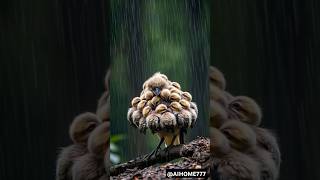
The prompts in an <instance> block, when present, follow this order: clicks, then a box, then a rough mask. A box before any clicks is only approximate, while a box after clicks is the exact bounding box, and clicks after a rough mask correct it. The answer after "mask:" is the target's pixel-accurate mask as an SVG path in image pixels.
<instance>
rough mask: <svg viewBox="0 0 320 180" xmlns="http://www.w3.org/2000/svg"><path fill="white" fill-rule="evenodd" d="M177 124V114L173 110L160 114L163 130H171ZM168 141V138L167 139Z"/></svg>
mask: <svg viewBox="0 0 320 180" xmlns="http://www.w3.org/2000/svg"><path fill="white" fill-rule="evenodd" d="M176 126H177V120H176V116H175V115H174V114H173V113H171V112H164V113H163V114H162V115H161V116H160V127H161V129H163V130H166V131H170V130H173V129H174V128H175V127H176ZM165 141H166V140H165Z"/></svg>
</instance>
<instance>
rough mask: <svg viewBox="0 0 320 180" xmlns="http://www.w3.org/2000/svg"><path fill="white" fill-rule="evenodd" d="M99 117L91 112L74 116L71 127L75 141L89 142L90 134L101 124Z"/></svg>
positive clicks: (71, 136)
mask: <svg viewBox="0 0 320 180" xmlns="http://www.w3.org/2000/svg"><path fill="white" fill-rule="evenodd" d="M99 123H100V122H99V120H98V117H97V116H96V115H95V114H93V113H90V112H86V113H82V114H80V115H78V116H76V117H75V118H74V120H73V121H72V123H71V126H70V129H69V135H70V138H71V139H72V141H73V142H74V143H84V144H86V143H87V140H88V137H89V134H90V132H91V131H93V130H94V129H95V128H96V127H97V126H98V125H99Z"/></svg>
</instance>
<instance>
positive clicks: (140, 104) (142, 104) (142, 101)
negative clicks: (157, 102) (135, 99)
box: [137, 100, 147, 111]
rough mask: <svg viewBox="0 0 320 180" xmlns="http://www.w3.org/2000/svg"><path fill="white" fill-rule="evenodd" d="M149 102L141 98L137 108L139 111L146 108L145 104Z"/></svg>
mask: <svg viewBox="0 0 320 180" xmlns="http://www.w3.org/2000/svg"><path fill="white" fill-rule="evenodd" d="M146 104H147V101H146V100H141V101H140V102H139V103H138V105H137V109H138V110H139V111H142V109H143V108H144V106H145V105H146Z"/></svg>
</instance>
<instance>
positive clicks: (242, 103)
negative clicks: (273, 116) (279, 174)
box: [229, 96, 281, 169]
mask: <svg viewBox="0 0 320 180" xmlns="http://www.w3.org/2000/svg"><path fill="white" fill-rule="evenodd" d="M229 109H231V113H234V114H235V116H236V117H238V118H239V119H240V120H241V121H243V122H245V123H248V124H250V125H252V129H253V130H254V132H255V134H256V135H257V141H258V145H259V146H260V147H262V148H264V149H265V150H267V151H268V152H270V153H271V154H272V158H273V160H274V161H275V163H276V166H277V168H278V169H279V168H280V163H281V153H280V149H279V145H278V143H277V139H276V137H275V135H274V134H273V133H272V132H271V131H270V130H268V129H266V128H260V127H258V125H259V124H260V123H261V118H262V113H261V109H260V107H259V106H258V104H257V103H256V102H255V101H254V100H253V99H251V98H249V97H246V96H238V97H234V100H233V101H231V102H230V105H229Z"/></svg>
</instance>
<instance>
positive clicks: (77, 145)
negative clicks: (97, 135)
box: [56, 112, 100, 180]
mask: <svg viewBox="0 0 320 180" xmlns="http://www.w3.org/2000/svg"><path fill="white" fill-rule="evenodd" d="M99 124H100V122H99V120H98V118H97V116H96V115H95V114H93V113H89V112H87V113H83V114H80V115H78V116H77V117H75V119H74V120H73V122H72V124H71V126H70V129H69V134H70V138H71V139H72V141H73V143H74V144H72V145H70V146H68V147H66V148H63V149H62V151H61V152H60V154H59V156H58V161H57V168H56V179H57V180H70V179H72V170H71V169H72V167H73V166H74V163H75V161H76V159H77V158H79V157H81V156H83V155H85V154H86V153H87V152H88V148H87V141H88V138H89V135H90V133H91V132H92V131H93V130H94V129H95V128H96V127H97V126H98V125H99Z"/></svg>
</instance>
